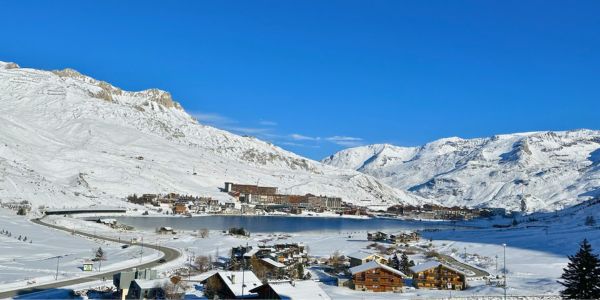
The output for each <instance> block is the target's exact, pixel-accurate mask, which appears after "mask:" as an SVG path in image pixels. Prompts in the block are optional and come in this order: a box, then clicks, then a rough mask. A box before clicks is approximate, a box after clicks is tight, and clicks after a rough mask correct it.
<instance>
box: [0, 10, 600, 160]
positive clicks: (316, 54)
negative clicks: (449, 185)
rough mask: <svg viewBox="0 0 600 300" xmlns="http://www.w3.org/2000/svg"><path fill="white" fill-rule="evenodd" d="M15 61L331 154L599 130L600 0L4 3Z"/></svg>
mask: <svg viewBox="0 0 600 300" xmlns="http://www.w3.org/2000/svg"><path fill="white" fill-rule="evenodd" d="M2 11H3V12H4V13H3V14H2V18H0V34H1V38H2V42H0V60H3V61H14V62H17V63H19V64H20V65H21V66H25V67H33V68H42V69H62V68H65V67H71V68H75V69H77V70H79V71H81V72H82V73H85V74H88V75H91V76H93V77H96V78H98V79H102V80H106V81H109V82H111V83H113V84H114V85H116V86H119V87H122V88H124V89H129V90H140V89H147V88H152V87H158V88H161V89H164V90H167V91H170V92H171V93H172V94H173V96H174V98H175V99H176V100H178V101H179V102H181V104H182V105H183V106H184V108H185V109H186V110H187V111H189V112H190V113H192V114H194V115H196V116H197V117H198V118H199V119H200V120H201V122H203V123H207V124H211V125H214V126H217V127H221V128H224V129H228V130H231V131H234V132H236V133H240V134H248V135H254V136H258V137H260V138H263V139H266V140H269V141H272V142H273V143H275V144H277V145H280V146H282V147H283V148H286V149H289V150H292V151H294V152H297V153H299V154H302V155H305V156H308V157H311V158H315V159H320V158H322V157H324V156H327V155H329V154H331V153H332V152H334V151H337V150H339V149H342V148H345V147H349V146H355V145H361V144H370V143H394V144H397V145H407V146H412V145H420V144H423V143H426V142H429V141H432V140H434V139H438V138H442V137H448V136H460V137H464V138H470V137H481V136H490V135H494V134H498V133H510V132H520V131H537V130H566V129H576V128H591V129H599V128H600V117H599V112H600V97H599V96H600V18H599V17H598V16H599V15H600V2H598V1H213V2H208V1H188V2H184V1H168V2H167V1H165V2H151V1H143V2H133V1H73V2H67V1H32V2H29V1H3V2H2Z"/></svg>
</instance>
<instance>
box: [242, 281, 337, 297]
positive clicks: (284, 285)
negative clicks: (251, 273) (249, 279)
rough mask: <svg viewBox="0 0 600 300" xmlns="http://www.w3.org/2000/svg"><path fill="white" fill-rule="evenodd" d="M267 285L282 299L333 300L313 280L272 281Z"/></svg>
mask: <svg viewBox="0 0 600 300" xmlns="http://www.w3.org/2000/svg"><path fill="white" fill-rule="evenodd" d="M266 285H269V286H270V287H271V289H272V290H273V291H274V292H275V293H277V295H279V297H280V298H281V299H300V300H302V299H322V300H329V299H331V298H330V297H329V295H327V293H325V291H324V290H323V289H322V288H321V287H320V286H319V284H318V283H316V282H314V281H312V280H300V281H291V280H282V281H271V282H269V283H267V284H266ZM255 290H256V289H255ZM253 291H254V290H253Z"/></svg>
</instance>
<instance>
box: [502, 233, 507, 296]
mask: <svg viewBox="0 0 600 300" xmlns="http://www.w3.org/2000/svg"><path fill="white" fill-rule="evenodd" d="M502 247H504V272H503V273H504V300H506V288H507V286H506V243H504V244H502Z"/></svg>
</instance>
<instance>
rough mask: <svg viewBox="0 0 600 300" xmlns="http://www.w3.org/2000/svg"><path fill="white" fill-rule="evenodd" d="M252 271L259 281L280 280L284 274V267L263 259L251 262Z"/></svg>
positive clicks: (269, 259) (278, 263) (276, 262)
mask: <svg viewBox="0 0 600 300" xmlns="http://www.w3.org/2000/svg"><path fill="white" fill-rule="evenodd" d="M251 264H252V269H253V270H254V272H255V273H256V276H258V278H261V279H271V278H277V279H280V278H282V277H283V276H284V275H285V273H286V265H284V264H283V263H280V262H278V261H274V260H272V259H271V258H268V257H265V258H261V259H254V260H252V263H251Z"/></svg>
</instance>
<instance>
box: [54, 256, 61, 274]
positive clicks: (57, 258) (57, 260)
mask: <svg viewBox="0 0 600 300" xmlns="http://www.w3.org/2000/svg"><path fill="white" fill-rule="evenodd" d="M60 258H61V256H60V255H59V256H57V257H56V275H55V276H54V280H58V265H59V264H60Z"/></svg>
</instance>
